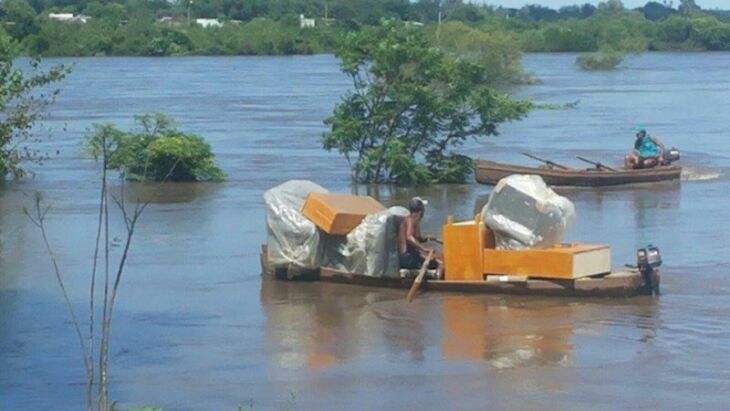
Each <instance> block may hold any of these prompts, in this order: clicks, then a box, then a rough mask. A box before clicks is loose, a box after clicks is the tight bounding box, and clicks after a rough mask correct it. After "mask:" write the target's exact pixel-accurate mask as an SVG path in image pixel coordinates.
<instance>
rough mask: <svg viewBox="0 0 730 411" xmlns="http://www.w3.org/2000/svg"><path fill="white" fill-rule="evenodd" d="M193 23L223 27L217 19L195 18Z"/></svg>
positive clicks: (208, 26) (206, 26) (207, 26)
mask: <svg viewBox="0 0 730 411" xmlns="http://www.w3.org/2000/svg"><path fill="white" fill-rule="evenodd" d="M195 24H197V25H199V26H202V27H204V28H211V27H223V23H221V22H220V20H218V19H195Z"/></svg>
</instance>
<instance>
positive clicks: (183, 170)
mask: <svg viewBox="0 0 730 411" xmlns="http://www.w3.org/2000/svg"><path fill="white" fill-rule="evenodd" d="M136 120H137V122H138V123H139V124H140V125H141V126H142V131H140V132H137V133H134V132H123V131H120V130H118V129H117V128H115V127H114V126H112V125H97V126H95V128H94V132H93V134H91V135H90V136H89V137H88V139H87V148H88V151H89V152H90V153H91V154H92V155H93V156H94V157H97V158H99V157H102V156H101V154H102V152H103V150H106V151H107V153H108V154H109V155H108V162H107V164H106V167H107V169H110V170H117V171H119V172H121V173H122V174H123V176H124V178H126V179H127V180H130V181H165V180H167V181H223V180H225V178H226V174H225V173H224V172H223V171H221V169H219V168H218V166H216V163H215V156H214V155H213V153H212V152H211V151H210V145H209V144H208V143H206V142H205V140H203V138H202V137H199V136H196V135H194V134H184V133H182V132H180V131H178V130H177V129H176V128H175V127H174V124H173V122H172V121H171V120H170V119H169V118H167V117H165V116H163V115H161V114H157V115H149V114H147V115H143V116H138V117H137V118H136Z"/></svg>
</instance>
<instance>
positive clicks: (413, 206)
mask: <svg viewBox="0 0 730 411" xmlns="http://www.w3.org/2000/svg"><path fill="white" fill-rule="evenodd" d="M425 204H426V202H425V201H423V200H421V199H420V198H419V197H414V198H412V199H411V201H410V203H409V204H408V209H409V211H410V214H409V215H408V216H407V217H405V218H403V220H401V222H400V227H399V228H398V262H399V264H400V268H402V269H408V270H417V269H420V268H421V266H422V265H423V263H424V262H425V256H427V255H428V253H429V251H431V250H430V249H429V248H426V247H424V246H423V243H427V242H428V241H429V240H432V239H433V238H432V237H422V236H421V227H420V224H421V220H422V219H423V214H424V213H425V212H426V207H425ZM442 267H443V264H442V263H441V258H440V257H439V258H434V259H433V260H431V262H430V263H429V267H428V268H430V269H438V274H437V275H438V278H442V272H443V268H442Z"/></svg>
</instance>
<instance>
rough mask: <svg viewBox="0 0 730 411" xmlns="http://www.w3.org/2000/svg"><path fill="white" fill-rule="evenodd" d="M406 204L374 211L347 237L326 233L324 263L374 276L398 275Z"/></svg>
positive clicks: (341, 269) (332, 266)
mask: <svg viewBox="0 0 730 411" xmlns="http://www.w3.org/2000/svg"><path fill="white" fill-rule="evenodd" d="M407 215H408V210H406V209H405V208H403V207H391V208H389V209H387V210H383V211H381V212H378V213H375V214H370V215H368V216H367V217H365V219H364V220H363V221H362V222H361V223H360V224H359V225H358V226H357V227H355V229H354V230H352V231H351V232H350V233H349V234H348V235H347V236H346V237H341V236H339V237H338V236H331V235H327V236H325V240H324V241H323V242H324V258H323V265H324V266H326V267H329V268H334V269H336V270H339V271H345V272H349V273H356V274H363V275H368V276H371V277H387V276H397V275H398V268H399V266H398V226H399V224H400V221H401V219H402V218H404V217H405V216H407Z"/></svg>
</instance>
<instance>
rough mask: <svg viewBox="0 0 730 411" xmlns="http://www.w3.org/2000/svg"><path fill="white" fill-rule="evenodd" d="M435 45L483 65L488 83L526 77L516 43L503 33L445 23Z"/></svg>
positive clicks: (511, 81)
mask: <svg viewBox="0 0 730 411" xmlns="http://www.w3.org/2000/svg"><path fill="white" fill-rule="evenodd" d="M460 10H461V9H460ZM437 44H438V46H439V47H440V48H441V49H442V50H444V51H445V52H447V53H448V54H449V55H451V56H452V57H455V58H458V59H463V60H466V61H469V62H472V63H475V64H479V65H481V66H482V67H484V70H485V73H486V77H487V81H489V82H491V83H516V82H519V81H521V80H522V79H523V78H524V77H525V74H524V73H523V71H522V52H521V51H520V48H519V44H518V43H517V40H516V39H515V38H514V37H513V36H511V35H510V34H508V33H506V32H503V31H493V32H484V31H482V30H478V29H474V28H471V27H469V26H467V25H466V24H464V23H461V22H456V21H455V22H448V23H446V24H444V25H443V26H442V27H441V29H440V30H439V37H438V43H437Z"/></svg>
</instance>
